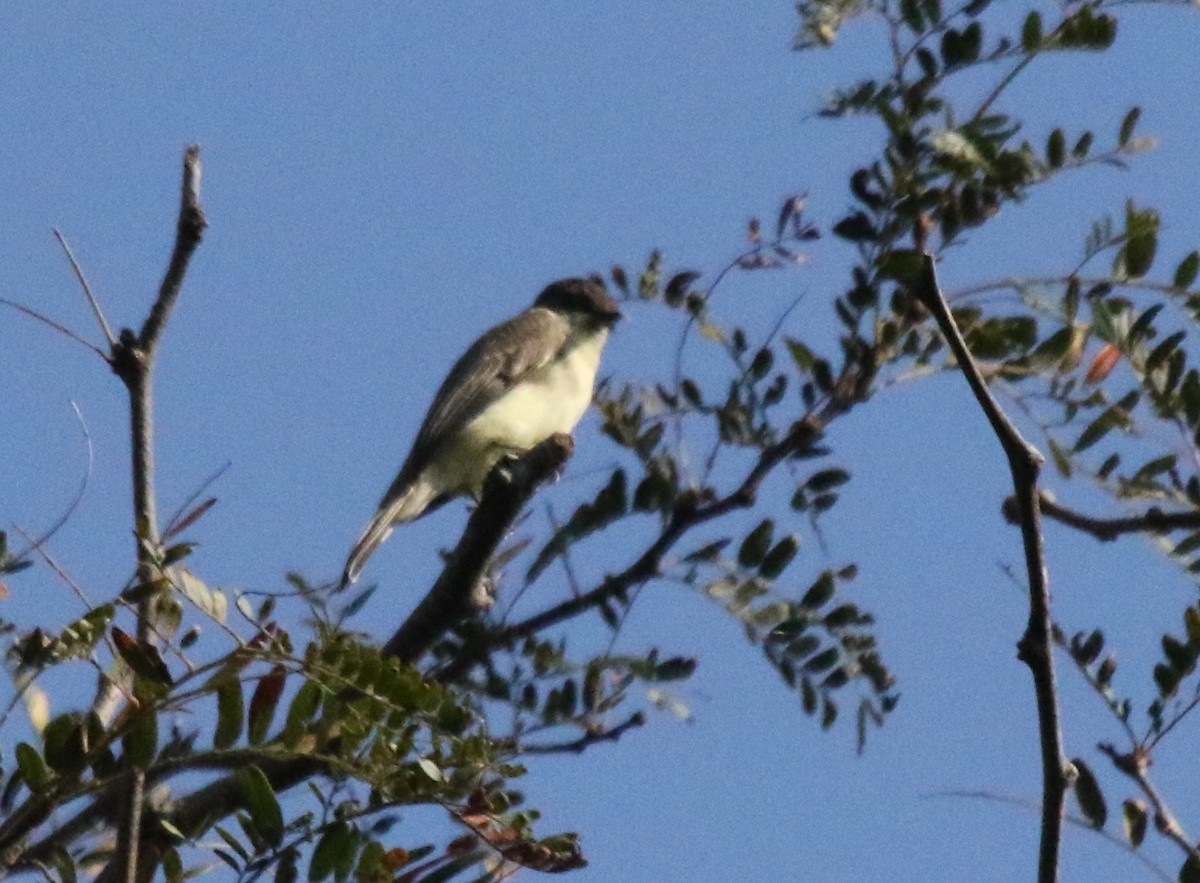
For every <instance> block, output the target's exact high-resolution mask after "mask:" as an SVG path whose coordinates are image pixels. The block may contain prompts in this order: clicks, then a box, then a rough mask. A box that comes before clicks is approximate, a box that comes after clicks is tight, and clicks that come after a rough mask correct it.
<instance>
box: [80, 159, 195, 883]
mask: <svg viewBox="0 0 1200 883" xmlns="http://www.w3.org/2000/svg"><path fill="white" fill-rule="evenodd" d="M204 226H205V222H204V211H203V209H202V208H201V207H200V148H199V146H198V145H195V144H189V145H188V146H187V148H185V150H184V153H183V183H182V186H181V188H180V201H179V219H178V222H177V223H176V229H175V247H174V249H173V250H172V252H171V261H170V264H169V265H168V267H167V272H166V274H165V275H164V276H163V281H162V284H161V285H160V286H159V292H158V297H157V299H156V300H155V301H154V304H153V306H151V308H150V312H149V314H148V315H147V316H146V321H145V322H144V323H143V324H142V330H141V333H140V334H136V335H135V334H134V333H133V331H131V330H129V329H128V328H126V329H124V330H122V331H121V334H120V337H119V339H118V340H117V342H116V343H115V344H114V345H113V347H112V357H111V360H110V362H111V364H112V369H113V372H114V373H115V374H116V375H117V376H118V377H119V378H120V379H121V382H122V383H124V384H125V388H126V390H127V391H128V393H129V434H130V449H131V465H132V472H133V514H134V535H135V537H136V540H137V550H136V554H137V562H138V580H139V581H140V582H148V581H149V580H150V579H151V578H152V577H153V568H154V554H153V552H154V548H155V547H156V546H157V545H158V542H159V533H158V511H157V503H156V498H155V493H154V384H153V368H154V353H155V349H156V347H157V346H158V341H159V339H160V338H161V336H162V332H163V328H164V327H165V325H166V322H167V319H168V318H169V317H170V314H171V309H172V308H173V307H174V305H175V301H176V300H177V299H178V297H179V292H180V290H181V288H182V286H183V278H184V275H185V274H186V273H187V267H188V262H189V261H190V260H191V256H192V252H194V251H195V250H196V246H197V245H199V244H200V238H201V236H202V235H203V232H204ZM149 605H150V602H149V600H146V601H143V602H142V603H141V604H140V605H139V606H138V623H137V635H138V638H139V639H140V640H143V641H151V640H152V639H153V632H154V630H153V628H152V623H151V621H150V606H149ZM145 781H146V777H145V772H144V771H141V770H135V771H134V772H133V774H132V776H131V778H130V785H129V788H128V790H127V792H126V794H125V797H124V804H125V819H124V822H123V824H122V825H121V827H120V829H119V831H118V835H117V852H116V857H115V859H114V861H115V862H116V863H120V867H121V868H122V872H121V874H120V876H119V877H114V864H112V863H110V865H109V867H108V868H107V869H106V870H105V872H104V873H103V874H102V875H101V876H102V878H112V879H120V880H123V881H125V883H148V881H149V879H150V878H151V877H152V876H153V874H154V871H155V869H156V864H157V863H156V862H146V861H139V858H138V846H139V840H140V839H141V832H142V807H143V804H144V802H145Z"/></svg>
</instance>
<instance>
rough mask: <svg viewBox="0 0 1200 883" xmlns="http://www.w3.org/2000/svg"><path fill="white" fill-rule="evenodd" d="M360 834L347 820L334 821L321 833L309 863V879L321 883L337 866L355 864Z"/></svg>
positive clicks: (314, 882)
mask: <svg viewBox="0 0 1200 883" xmlns="http://www.w3.org/2000/svg"><path fill="white" fill-rule="evenodd" d="M357 845H358V834H357V832H356V831H354V829H353V828H351V827H350V826H349V825H347V824H346V823H345V822H334V823H333V824H332V825H330V826H329V829H328V830H327V831H326V832H325V833H324V834H323V835H321V839H320V840H318V841H317V845H316V848H314V849H313V854H312V859H311V860H310V861H309V863H308V879H309V880H310V881H313V883H320V881H322V880H324V879H325V878H326V877H328V876H329V875H330V874H332V873H333V872H334V869H335V868H338V867H345V866H347V865H351V866H352V865H353V862H354V853H355V849H356V847H357Z"/></svg>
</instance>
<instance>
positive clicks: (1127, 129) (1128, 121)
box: [1117, 107, 1142, 147]
mask: <svg viewBox="0 0 1200 883" xmlns="http://www.w3.org/2000/svg"><path fill="white" fill-rule="evenodd" d="M1141 115H1142V109H1141V108H1140V107H1134V108H1131V109H1130V111H1129V113H1127V114H1125V118H1124V119H1123V120H1121V129H1120V131H1119V132H1118V133H1117V144H1119V145H1120V146H1122V147H1124V146H1125V145H1126V144H1128V143H1129V139H1130V138H1132V137H1133V130H1134V129H1136V128H1137V124H1138V119H1139V118H1140V117H1141Z"/></svg>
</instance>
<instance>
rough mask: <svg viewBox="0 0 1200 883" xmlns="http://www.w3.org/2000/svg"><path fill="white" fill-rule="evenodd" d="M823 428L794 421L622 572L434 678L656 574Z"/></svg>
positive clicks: (813, 420)
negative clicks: (737, 477)
mask: <svg viewBox="0 0 1200 883" xmlns="http://www.w3.org/2000/svg"><path fill="white" fill-rule="evenodd" d="M831 405H832V403H831ZM839 407H841V406H839ZM826 410H829V409H828V408H827V409H826ZM823 426H824V418H823V417H822V416H809V417H807V418H805V419H803V420H798V421H797V422H796V423H795V424H793V425H792V428H791V431H790V432H788V434H787V435H786V436H785V437H784V438H782V439H780V440H779V441H777V442H775V443H774V444H772V445H768V446H767V447H765V448H763V450H762V453H761V454H760V455H759V458H758V461H757V462H756V463H755V464H754V466H753V467H752V468H751V470H750V472H749V473H747V475H746V477H745V479H743V480H742V483H741V484H740V485H738V486H737V487H736V488H735V489H734V490H732V491H731V492H730V493H728V494H726V495H725V496H723V497H721V498H719V499H717V500H713V501H712V502H709V503H704V504H698V503H697V502H696V500H695V498H694V497H688V498H683V499H681V500H680V501H679V502H677V503H676V505H675V509H674V511H673V513H672V514H671V517H670V519H669V520H668V521H667V524H666V526H665V527H664V528H663V530H662V532H661V533H660V534H659V536H658V538H657V539H656V540H655V541H654V542H653V543H651V545H650V546H649V548H647V549H646V551H645V552H643V553H642V554H641V556H640V557H639V558H638V559H637V560H636V561H634V562H633V564H631V565H629V566H628V567H627V568H625V570H623V571H621V572H620V573H618V574H616V575H615V576H610V577H608V578H607V579H605V580H604V581H603V582H602V583H601V584H600V585H599V586H597V587H596V588H594V589H591V590H590V591H587V592H584V593H582V594H579V595H575V596H574V597H572V598H568V599H567V600H565V601H563V602H561V603H559V604H556V605H554V606H553V607H549V608H547V609H545V610H543V611H541V612H540V613H536V614H534V615H532V616H530V617H528V618H527V619H524V620H522V621H520V622H516V623H513V624H512V625H509V626H506V627H504V628H501V629H498V630H495V631H492V632H490V633H487V634H484V635H482V636H481V640H480V641H479V642H477V643H476V644H474V645H470V644H469V645H468V646H465V647H463V649H462V651H461V652H460V653H459V655H458V656H457V657H456V658H455V659H454V660H452V661H451V662H450V663H448V664H447V665H445V666H444V667H443V668H442V669H441V670H440V671H439V672H438V673H437V678H438V680H440V681H443V682H448V681H452V680H454V679H455V678H457V677H459V676H461V675H462V674H463V673H464V672H465V671H467V670H468V669H469V668H470V667H471V666H472V665H474V664H475V663H476V662H478V661H479V660H480V659H482V658H483V657H484V656H485V655H486V654H487V653H488V651H489V650H491V649H492V648H494V647H500V646H505V645H509V644H512V643H513V642H514V641H517V640H520V639H521V638H525V637H529V636H530V635H533V634H536V633H537V632H540V631H542V630H544V629H547V628H550V627H551V626H554V625H557V624H558V623H560V622H565V621H566V620H568V619H571V618H573V617H575V616H578V615H579V614H580V613H583V612H585V611H587V610H590V609H592V608H595V607H599V606H600V605H602V604H603V603H605V602H606V601H608V600H609V599H611V598H614V597H616V596H619V595H623V594H625V593H626V592H628V591H629V590H630V589H632V588H634V587H635V586H639V585H641V584H642V583H645V582H647V581H648V580H651V579H653V578H654V577H656V576H658V575H659V574H660V572H661V568H662V561H663V558H664V557H665V556H666V554H667V552H669V551H670V550H671V548H672V547H673V546H674V545H675V543H677V542H678V541H679V540H680V539H681V538H682V537H683V535H684V534H685V533H687V532H688V531H689V530H691V529H692V528H693V527H696V526H697V525H700V524H703V523H704V522H706V521H711V520H713V519H714V518H719V517H720V516H722V515H725V514H727V513H729V512H732V511H733V510H735V509H744V508H747V507H749V506H752V505H754V501H755V498H756V496H757V494H758V488H759V486H760V485H761V484H762V482H763V481H764V480H765V479H766V477H767V476H768V475H769V474H770V473H771V471H772V470H773V469H774V468H775V467H776V466H778V465H779V464H780V463H782V462H783V461H784V460H786V459H787V458H788V457H790V456H791V455H793V454H795V453H797V452H798V451H801V450H803V449H804V448H805V447H806V446H808V445H810V444H811V443H812V442H813V441H814V440H815V439H816V438H818V437H819V436H820V434H821V431H822V428H823Z"/></svg>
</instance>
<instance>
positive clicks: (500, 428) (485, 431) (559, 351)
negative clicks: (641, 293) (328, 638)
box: [341, 279, 621, 588]
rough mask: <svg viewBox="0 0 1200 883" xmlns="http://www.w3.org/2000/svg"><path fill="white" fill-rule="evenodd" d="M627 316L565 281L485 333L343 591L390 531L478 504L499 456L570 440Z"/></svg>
mask: <svg viewBox="0 0 1200 883" xmlns="http://www.w3.org/2000/svg"><path fill="white" fill-rule="evenodd" d="M619 318H621V311H620V309H619V308H618V307H617V303H616V301H614V300H613V299H612V298H611V297H610V296H609V294H608V292H606V291H605V290H604V286H602V285H601V284H600V283H599V282H596V281H593V280H591V279H560V280H559V281H557V282H552V283H550V284H549V285H548V286H546V288H545V289H544V290H543V291H542V293H541V294H539V295H538V296H537V299H536V300H535V301H534V302H533V306H531V307H530V308H529V309H527V310H526V311H525V312H523V313H520V314H519V315H516V316H514V317H513V318H511V319H509V320H508V321H507V322H501V323H500V324H499V325H497V326H496V327H495V328H492V329H491V330H490V331H488V332H486V333H485V334H484V335H483V336H482V337H480V338H479V339H478V340H477V341H475V343H473V344H471V348H470V349H468V350H467V351H466V353H464V354H463V356H462V358H460V359H459V360H458V361H457V362H456V363H455V364H454V367H453V368H452V369H450V375H449V376H448V377H447V378H446V379H445V381H444V382H443V383H442V386H441V388H440V389H438V391H437V395H436V396H434V399H433V404H432V405H430V407H429V413H428V414H426V415H425V421H424V422H423V423H422V424H421V429H420V431H419V432H418V433H417V440H416V441H415V442H413V446H412V450H411V451H410V452H409V454H408V458H407V459H406V460H405V461H404V465H403V466H402V467H401V468H400V474H399V475H397V476H396V480H395V481H393V482H392V486H391V487H390V488H388V491H387V493H386V494H384V495H383V499H382V500H381V501H380V503H379V510H378V511H377V512H376V513H375V517H374V518H372V519H371V522H370V524H368V525H367V528H366V530H364V531H363V534H362V536H361V537H359V538H358V542H356V543H355V544H354V548H353V549H352V550H351V551H350V557H349V558H347V559H346V568H345V570H344V571H343V573H342V583H341V585H342V587H343V588H344V587H346V586H348V585H349V584H350V583H352V582H354V581H355V580H357V579H358V574H359V572H360V571H361V570H362V567H363V564H364V563H365V562H366V560H367V558H369V557H370V555H371V553H372V552H374V551H375V549H376V548H378V546H379V544H380V543H382V542H383V541H384V540H386V539H387V538H388V535H389V534H391V532H392V528H393V527H394V526H395V525H397V524H400V523H402V522H405V521H412V520H413V519H414V518H418V517H420V516H421V515H422V514H424V513H426V512H429V511H432V510H433V509H435V508H436V507H438V506H440V505H441V504H442V503H444V502H446V501H447V500H449V499H451V498H452V497H457V496H467V495H469V496H472V497H474V498H475V499H477V500H478V499H479V496H480V493H481V492H482V490H483V481H484V479H485V478H487V475H488V473H489V472H490V471H491V470H492V467H493V466H495V465H496V464H497V463H498V462H499V461H500V460H501V459H502V458H504V457H505V456H508V455H512V454H519V453H521V452H523V451H527V450H528V449H530V448H532V447H533V446H534V445H536V444H538V442H541V441H543V440H544V439H547V438H549V437H550V436H551V435H554V434H555V433H559V432H561V433H570V432H571V430H573V429H574V428H575V424H576V423H578V422H579V418H580V417H582V416H583V412H584V411H586V410H587V406H588V404H590V403H591V400H592V388H593V386H594V385H595V382H596V370H597V368H598V367H599V365H600V352H601V350H602V349H603V348H604V343H605V341H606V340H607V339H608V332H609V330H610V329H611V328H612V327H613V325H614V324H616V322H617V320H618V319H619Z"/></svg>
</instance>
